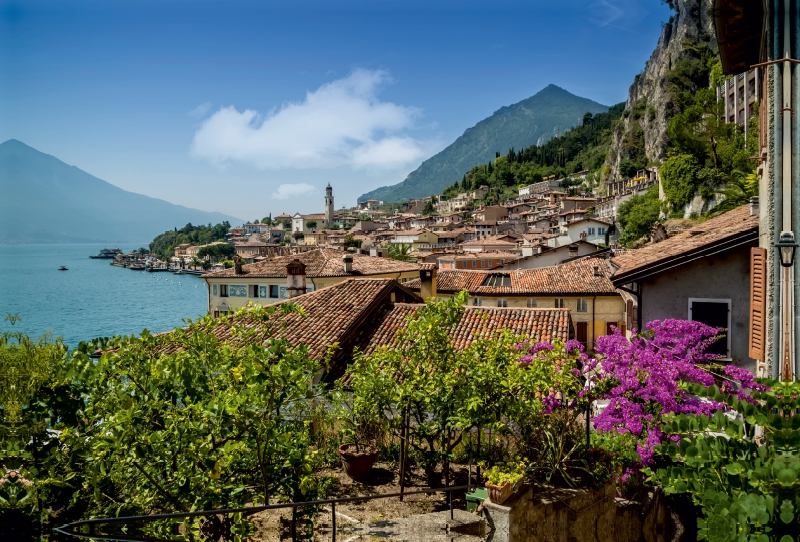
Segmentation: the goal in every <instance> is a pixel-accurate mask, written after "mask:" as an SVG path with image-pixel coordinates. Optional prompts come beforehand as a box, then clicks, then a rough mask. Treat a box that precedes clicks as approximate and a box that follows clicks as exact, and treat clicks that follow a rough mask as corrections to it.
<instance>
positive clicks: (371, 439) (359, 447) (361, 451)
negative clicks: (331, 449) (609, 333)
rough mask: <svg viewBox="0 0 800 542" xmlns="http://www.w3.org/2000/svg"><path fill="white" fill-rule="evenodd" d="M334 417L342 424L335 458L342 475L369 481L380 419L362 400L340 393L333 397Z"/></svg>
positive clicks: (380, 435) (381, 426)
mask: <svg viewBox="0 0 800 542" xmlns="http://www.w3.org/2000/svg"><path fill="white" fill-rule="evenodd" d="M334 402H335V404H336V414H337V418H338V419H339V421H340V422H341V423H342V429H341V440H342V444H341V445H340V446H339V456H340V457H341V459H342V466H343V467H344V472H345V474H347V476H349V477H350V478H352V479H353V480H355V481H357V482H364V481H366V480H367V479H368V478H369V473H370V472H371V471H372V466H373V465H374V464H375V459H376V458H377V457H378V445H379V444H380V442H381V441H382V439H383V435H384V432H385V431H384V424H383V416H381V413H380V412H377V409H376V408H375V406H374V403H370V402H369V401H367V400H366V398H362V397H360V396H358V395H355V394H352V395H351V394H349V393H347V392H344V391H339V392H336V394H335V395H334Z"/></svg>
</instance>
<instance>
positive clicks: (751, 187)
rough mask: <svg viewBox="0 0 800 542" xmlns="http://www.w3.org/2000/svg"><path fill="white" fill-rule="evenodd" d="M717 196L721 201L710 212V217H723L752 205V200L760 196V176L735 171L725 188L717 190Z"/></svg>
mask: <svg viewBox="0 0 800 542" xmlns="http://www.w3.org/2000/svg"><path fill="white" fill-rule="evenodd" d="M717 195H718V196H721V197H720V198H719V199H720V201H719V202H718V203H717V205H716V206H715V207H714V208H713V209H711V210H710V211H709V212H708V216H710V217H711V216H718V215H721V214H722V213H726V212H728V211H731V210H733V209H736V208H737V207H741V206H742V205H747V204H748V203H750V198H752V197H753V196H758V175H757V174H755V173H748V174H745V173H743V172H741V171H735V172H734V174H733V175H732V176H731V180H730V182H729V183H728V184H727V185H726V186H725V187H723V188H721V189H719V190H717Z"/></svg>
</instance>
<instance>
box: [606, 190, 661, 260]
mask: <svg viewBox="0 0 800 542" xmlns="http://www.w3.org/2000/svg"><path fill="white" fill-rule="evenodd" d="M660 214H661V201H659V199H658V187H656V186H652V187H650V188H649V189H648V190H647V192H645V193H644V194H642V195H638V196H633V197H632V198H631V199H629V200H628V201H626V202H624V203H623V204H622V205H620V206H619V209H618V210H617V222H618V223H619V225H620V228H621V229H622V233H621V235H620V238H619V243H620V244H621V245H623V246H626V245H629V244H630V243H633V242H634V241H636V240H637V239H640V238H642V237H644V236H646V235H650V231H651V230H652V229H653V224H655V222H656V220H658V217H659V215H660Z"/></svg>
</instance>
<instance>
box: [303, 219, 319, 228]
mask: <svg viewBox="0 0 800 542" xmlns="http://www.w3.org/2000/svg"><path fill="white" fill-rule="evenodd" d="M316 227H317V221H316V220H307V221H306V228H308V229H309V230H313V229H314V228H316Z"/></svg>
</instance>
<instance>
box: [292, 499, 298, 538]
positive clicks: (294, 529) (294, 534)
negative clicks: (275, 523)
mask: <svg viewBox="0 0 800 542" xmlns="http://www.w3.org/2000/svg"><path fill="white" fill-rule="evenodd" d="M295 540H297V507H296V506H292V542H294V541H295Z"/></svg>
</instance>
